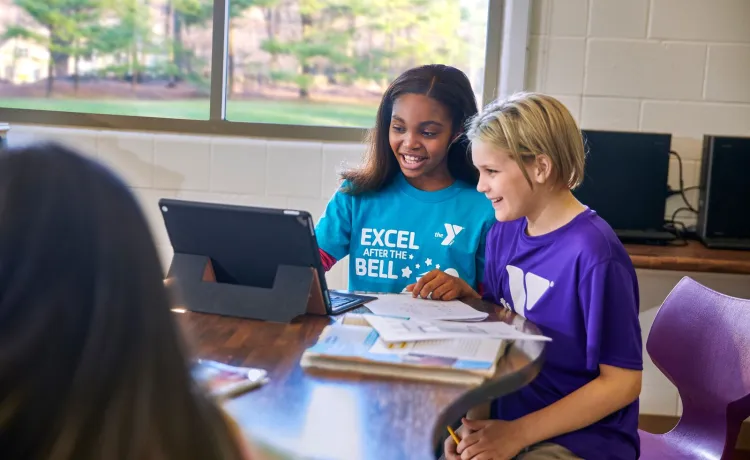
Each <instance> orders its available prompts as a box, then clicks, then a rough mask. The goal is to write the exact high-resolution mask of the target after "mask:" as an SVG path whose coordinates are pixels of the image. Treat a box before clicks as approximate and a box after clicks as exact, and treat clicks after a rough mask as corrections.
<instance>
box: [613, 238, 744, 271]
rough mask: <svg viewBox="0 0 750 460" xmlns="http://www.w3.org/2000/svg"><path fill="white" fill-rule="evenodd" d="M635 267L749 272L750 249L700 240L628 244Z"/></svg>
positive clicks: (626, 246) (627, 247)
mask: <svg viewBox="0 0 750 460" xmlns="http://www.w3.org/2000/svg"><path fill="white" fill-rule="evenodd" d="M625 248H626V249H627V251H628V253H629V254H630V259H631V260H632V261H633V265H634V266H635V268H648V269H652V270H678V271H690V272H711V273H734V274H743V275H750V251H737V250H728V249H709V248H707V247H706V246H704V245H703V244H702V243H701V242H699V241H688V243H687V245H686V246H650V245H641V244H626V245H625Z"/></svg>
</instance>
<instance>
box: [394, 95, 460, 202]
mask: <svg viewBox="0 0 750 460" xmlns="http://www.w3.org/2000/svg"><path fill="white" fill-rule="evenodd" d="M388 133H389V134H388V142H389V143H390V145H391V150H393V153H394V155H396V159H397V160H398V164H399V166H400V167H401V171H402V172H403V174H404V176H406V178H407V180H409V182H410V183H411V184H412V185H414V186H415V187H417V188H421V189H423V190H431V189H439V188H442V187H443V186H447V185H450V183H451V182H452V178H451V176H450V172H449V171H448V162H447V159H448V146H449V145H450V143H451V140H452V137H453V133H452V126H451V117H450V113H448V110H446V108H445V107H444V106H443V105H442V104H440V103H439V102H437V101H436V100H434V99H432V98H430V97H428V96H424V95H421V94H404V95H402V96H399V98H398V99H396V101H395V102H394V104H393V112H392V114H391V125H390V128H389V130H388Z"/></svg>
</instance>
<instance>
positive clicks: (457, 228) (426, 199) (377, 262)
mask: <svg viewBox="0 0 750 460" xmlns="http://www.w3.org/2000/svg"><path fill="white" fill-rule="evenodd" d="M476 113H477V104H476V100H475V98H474V92H473V91H472V88H471V84H470V83H469V80H468V78H466V75H464V73H463V72H461V71H460V70H458V69H455V68H453V67H449V66H445V65H427V66H422V67H417V68H413V69H410V70H408V71H406V72H405V73H403V74H402V75H401V76H399V77H398V78H397V79H396V80H395V81H394V82H393V83H391V85H390V86H389V88H388V89H387V90H386V92H385V94H384V95H383V99H382V101H381V103H380V107H379V108H378V114H377V120H376V123H375V127H374V129H373V130H372V132H371V135H370V141H369V148H368V151H367V154H366V156H365V161H364V163H363V164H362V165H361V166H360V167H358V168H356V169H353V170H349V171H346V172H345V173H343V174H342V178H343V179H344V182H343V183H342V185H341V187H340V188H339V190H337V191H336V193H335V194H334V196H333V198H331V200H330V202H329V203H328V205H327V207H326V210H325V212H324V213H323V215H322V216H321V218H320V220H319V222H318V224H317V227H316V234H317V238H318V244H319V246H320V252H321V258H322V260H323V265H324V266H325V267H326V270H328V269H330V268H331V267H332V266H333V265H334V264H335V263H336V262H337V261H338V260H341V259H342V258H344V257H346V256H349V289H350V290H352V291H366V292H402V291H404V290H406V291H412V292H413V293H414V295H415V296H422V297H428V296H431V298H433V299H442V300H450V299H455V298H459V297H465V296H472V295H474V296H475V295H476V292H475V291H481V283H482V279H483V270H484V242H485V235H486V233H487V231H488V230H489V228H490V227H491V226H492V224H493V223H494V212H493V209H492V206H491V205H490V204H489V202H488V201H487V199H486V198H485V197H484V195H482V194H480V193H479V192H477V191H476V184H477V178H478V174H477V171H476V169H475V168H474V166H473V165H472V162H471V158H470V152H469V143H468V142H467V140H466V136H465V133H464V125H465V123H466V121H467V119H469V118H470V117H472V116H473V115H475V114H476Z"/></svg>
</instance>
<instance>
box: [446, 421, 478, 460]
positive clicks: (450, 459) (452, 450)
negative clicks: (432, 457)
mask: <svg viewBox="0 0 750 460" xmlns="http://www.w3.org/2000/svg"><path fill="white" fill-rule="evenodd" d="M470 433H471V430H470V429H469V428H468V427H467V426H466V425H461V426H460V427H459V428H458V429H457V430H456V435H457V436H458V439H459V440H461V439H463V438H464V437H466V436H467V435H469V434H470ZM457 447H458V445H457V444H456V441H454V440H453V436H448V437H447V438H446V439H445V442H444V443H443V453H444V454H445V460H461V456H460V455H458V452H456V448H457Z"/></svg>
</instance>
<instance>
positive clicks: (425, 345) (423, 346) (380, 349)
mask: <svg viewBox="0 0 750 460" xmlns="http://www.w3.org/2000/svg"><path fill="white" fill-rule="evenodd" d="M502 342H503V341H502V340H501V339H450V340H425V341H420V342H396V343H386V342H384V341H383V340H377V341H376V342H375V343H374V344H373V346H372V348H370V353H383V354H416V355H424V356H437V357H441V358H453V359H465V360H473V361H483V362H492V361H493V360H495V359H496V358H497V354H498V351H499V350H500V347H501V346H502Z"/></svg>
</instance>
